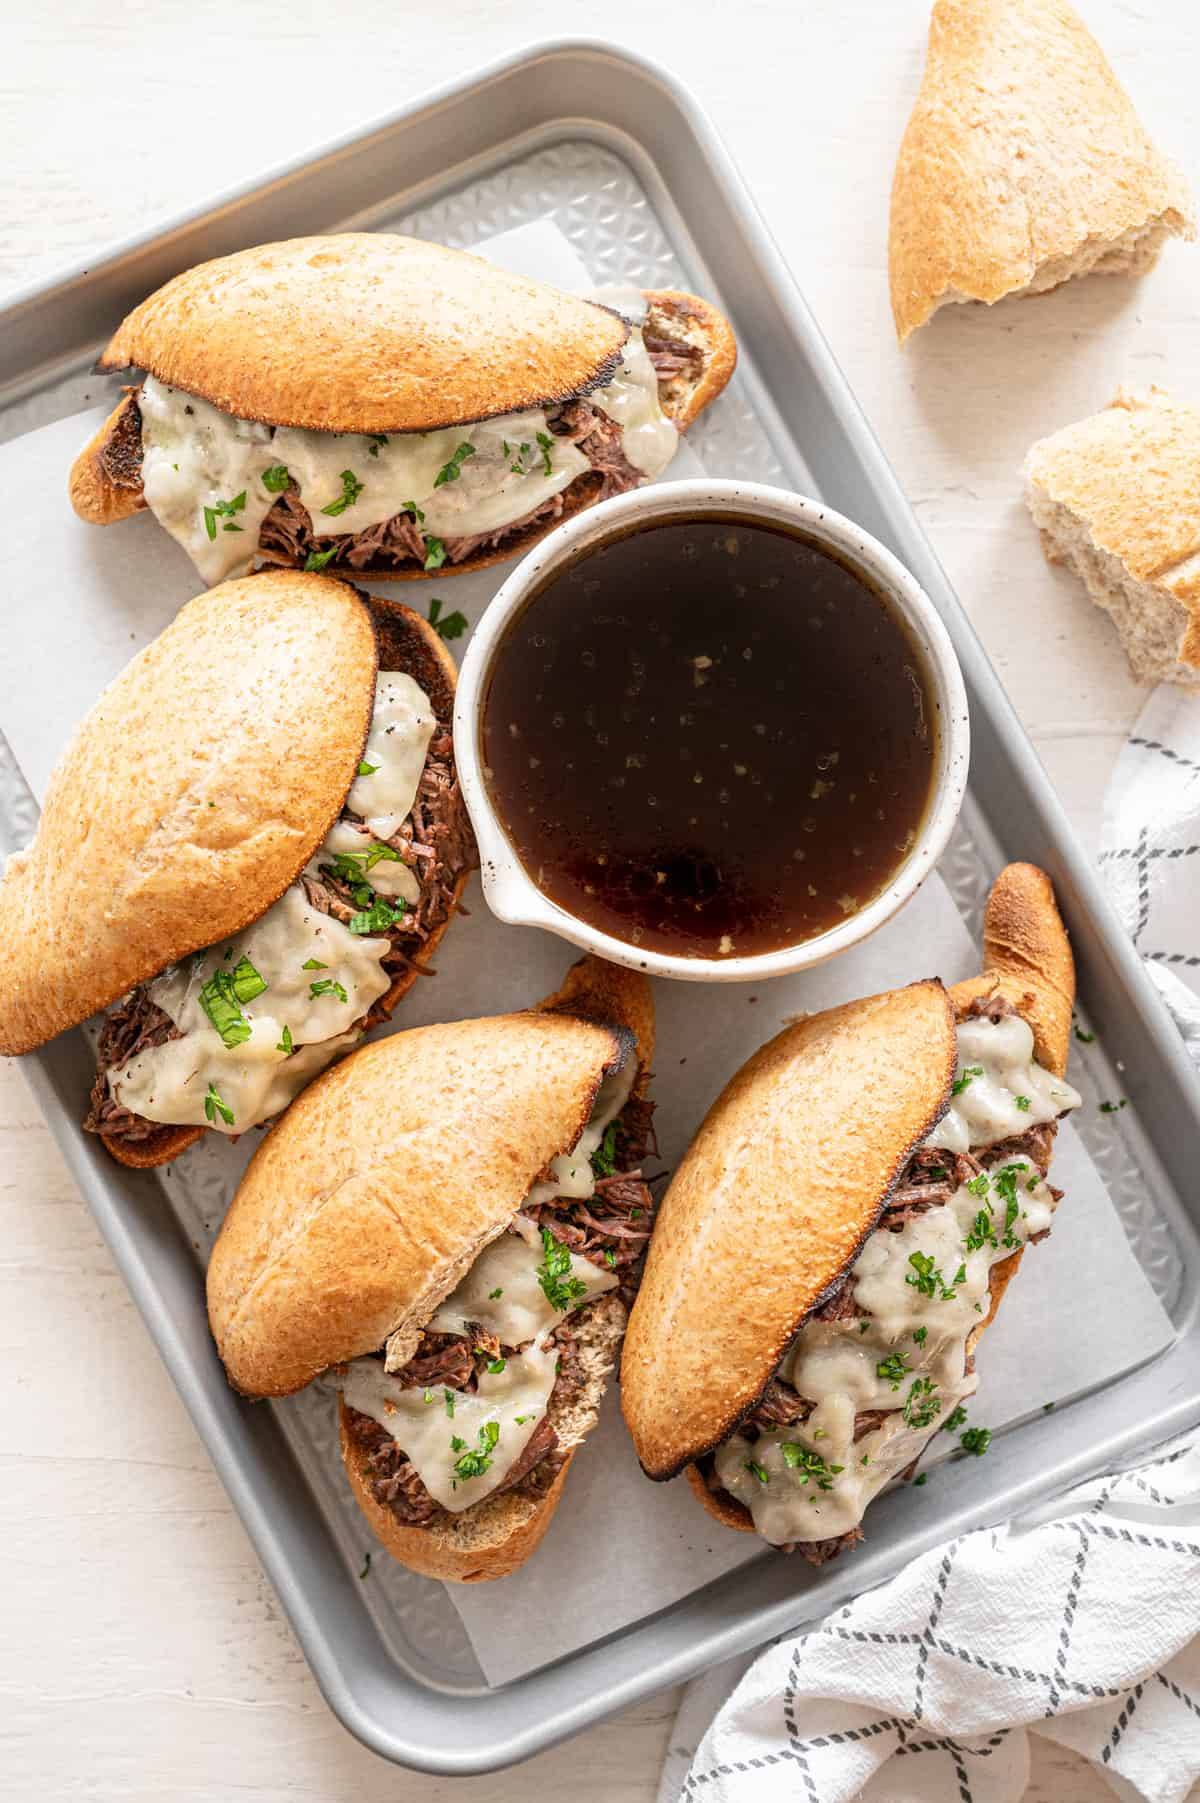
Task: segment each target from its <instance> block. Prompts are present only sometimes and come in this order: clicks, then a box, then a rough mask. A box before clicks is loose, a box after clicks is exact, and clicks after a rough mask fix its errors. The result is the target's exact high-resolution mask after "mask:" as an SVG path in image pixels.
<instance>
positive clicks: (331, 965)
mask: <svg viewBox="0 0 1200 1803" xmlns="http://www.w3.org/2000/svg"><path fill="white" fill-rule="evenodd" d="M389 950H390V944H389V941H388V940H387V939H384V938H374V937H368V936H360V935H357V934H354V933H351V932H350V931H349V930H348V929H347V928H346V927H344V926H343V925H342V924H341V922H340V921H338V920H334V919H333V918H332V916H330V915H328V914H321V913H318V911H317V910H316V909H315V908H313V907H312V906H311V905H310V904H309V902H308V899H307V897H306V896H305V894H304V891H303V889H302V888H301V887H300V885H299V884H297V883H293V884H292V886H291V887H290V888H289V889H286V890H285V891H284V893H283V895H282V896H281V897H280V899H279V900H278V901H277V902H276V903H275V905H274V907H271V908H268V910H267V912H266V913H265V914H264V915H263V916H262V918H261V919H260V920H256V921H255V922H254V923H253V925H251V926H249V927H247V928H246V929H245V930H244V931H243V932H241V933H239V934H237V935H236V937H235V938H234V939H232V940H230V941H228V942H226V943H223V944H222V945H220V946H214V947H212V948H211V949H210V950H208V951H207V952H201V953H199V954H198V955H197V956H196V957H194V958H189V959H187V960H186V961H185V962H184V963H182V964H176V965H172V966H170V968H169V969H167V970H165V971H164V972H163V973H162V975H161V976H159V977H156V978H155V979H154V981H153V982H152V983H151V984H150V986H149V994H150V999H151V1001H152V1002H154V1003H155V1005H156V1006H157V1007H159V1008H161V1009H162V1011H163V1013H164V1014H166V1015H168V1016H169V1017H170V1018H171V1020H173V1021H174V1023H175V1025H176V1026H177V1027H178V1028H179V1029H180V1032H181V1034H182V1037H181V1038H179V1039H170V1040H168V1041H167V1042H166V1044H165V1045H160V1046H152V1047H150V1048H149V1049H148V1050H146V1051H143V1052H139V1053H137V1054H136V1055H135V1056H134V1057H133V1058H131V1059H129V1060H128V1062H127V1063H125V1064H123V1065H119V1066H117V1067H116V1068H114V1069H112V1070H110V1071H109V1073H108V1087H109V1091H110V1093H111V1094H112V1096H113V1098H114V1100H115V1101H117V1102H120V1103H121V1104H122V1105H123V1106H124V1107H126V1108H130V1109H132V1110H133V1112H134V1113H135V1114H140V1115H141V1116H142V1117H143V1118H144V1119H145V1120H148V1121H164V1122H171V1123H174V1124H177V1125H185V1126H205V1125H208V1126H212V1127H215V1128H216V1130H217V1131H218V1132H219V1133H232V1134H236V1133H244V1132H245V1131H246V1129H247V1127H252V1126H254V1125H255V1124H256V1123H257V1122H259V1121H264V1120H268V1119H269V1118H270V1116H271V1115H273V1114H277V1113H278V1112H279V1110H280V1109H281V1108H285V1107H286V1106H287V1104H288V1103H289V1102H290V1101H291V1100H292V1098H293V1097H294V1096H295V1095H297V1094H298V1093H299V1091H300V1090H301V1089H303V1087H304V1085H305V1084H306V1083H307V1082H309V1081H310V1079H311V1078H312V1077H314V1076H315V1075H316V1074H317V1072H318V1071H321V1070H324V1069H325V1067H326V1065H328V1064H331V1063H332V1062H333V1060H334V1058H336V1057H337V1056H338V1054H339V1053H340V1052H342V1051H344V1050H346V1049H347V1048H348V1047H349V1046H352V1045H354V1044H355V1043H356V1041H357V1040H358V1039H359V1038H360V1037H361V1034H360V1033H359V1032H358V1031H357V1030H356V1029H355V1026H354V1023H355V1022H356V1021H358V1020H360V1019H361V1018H362V1016H363V1015H364V1014H366V1012H367V1011H368V1009H369V1008H370V1006H371V1004H372V1002H375V1001H377V1000H378V998H379V997H380V996H381V995H383V994H384V993H385V991H386V990H387V989H388V988H389V987H390V986H391V978H390V977H389V976H388V973H387V972H386V970H384V968H383V964H382V960H383V958H384V957H385V956H386V954H387V952H388V951H389ZM241 958H248V959H249V960H250V962H251V964H253V966H254V968H255V970H256V971H257V972H258V973H259V975H260V976H261V977H262V978H263V979H264V981H265V982H266V985H267V987H266V989H265V990H264V991H263V993H262V994H261V995H259V996H257V997H256V998H255V999H254V1000H253V1001H249V1002H245V1003H243V1004H242V1013H243V1015H244V1016H245V1018H246V1021H247V1022H248V1024H249V1026H250V1037H249V1039H247V1040H245V1041H244V1042H243V1043H242V1044H241V1045H235V1046H227V1045H226V1044H225V1043H224V1041H223V1040H222V1038H221V1036H220V1034H219V1033H218V1032H217V1031H216V1029H215V1028H214V1027H213V1026H212V1024H211V1022H210V1021H209V1019H208V1016H207V1014H206V1013H205V1012H204V1009H203V1007H202V1006H201V1002H200V991H201V989H202V988H203V987H204V985H205V983H207V982H208V981H209V980H210V978H211V977H212V976H213V975H214V973H215V972H216V971H218V970H222V969H223V970H232V969H233V968H234V966H235V965H236V964H237V963H238V960H239V959H241ZM306 963H308V964H309V965H310V968H309V969H307V970H306V969H305V968H304V966H305V964H306ZM325 982H329V983H331V984H338V985H340V987H341V990H342V991H344V993H345V1000H344V1001H343V1000H342V998H341V994H340V993H339V991H338V990H337V989H334V988H332V987H331V988H330V989H328V990H325V989H322V990H321V991H320V993H318V994H316V995H314V994H313V988H314V986H315V985H319V984H323V983H325ZM285 1027H286V1028H287V1029H288V1031H289V1033H290V1034H291V1040H292V1044H293V1046H294V1047H299V1048H301V1049H299V1050H293V1051H292V1053H291V1054H290V1055H289V1053H288V1052H287V1051H286V1050H285V1049H284V1041H283V1030H284V1028H285ZM210 1086H211V1088H212V1089H215V1091H216V1093H217V1095H218V1096H219V1097H220V1099H221V1101H222V1102H223V1103H224V1104H225V1107H226V1109H228V1111H229V1113H230V1114H231V1115H232V1117H233V1118H232V1119H231V1120H227V1119H226V1118H225V1116H224V1115H223V1114H222V1113H221V1112H220V1110H219V1109H218V1108H217V1107H216V1106H215V1104H214V1103H213V1102H212V1100H211V1099H210ZM206 1104H207V1108H206Z"/></svg>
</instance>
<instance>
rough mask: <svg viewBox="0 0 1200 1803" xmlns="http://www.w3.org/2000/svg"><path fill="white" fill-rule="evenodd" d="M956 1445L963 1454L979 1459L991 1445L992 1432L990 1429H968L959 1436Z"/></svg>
mask: <svg viewBox="0 0 1200 1803" xmlns="http://www.w3.org/2000/svg"><path fill="white" fill-rule="evenodd" d="M958 1443H959V1445H960V1446H961V1447H962V1449H963V1451H964V1452H969V1453H970V1454H971V1455H972V1457H973V1458H976V1459H981V1458H982V1457H983V1455H984V1453H985V1452H986V1451H987V1449H988V1447H989V1446H990V1445H991V1443H992V1430H991V1428H990V1427H969V1428H968V1429H967V1430H966V1432H965V1433H964V1434H960V1435H959V1440H958Z"/></svg>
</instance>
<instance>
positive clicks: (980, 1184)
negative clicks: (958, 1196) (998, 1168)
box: [967, 1171, 988, 1196]
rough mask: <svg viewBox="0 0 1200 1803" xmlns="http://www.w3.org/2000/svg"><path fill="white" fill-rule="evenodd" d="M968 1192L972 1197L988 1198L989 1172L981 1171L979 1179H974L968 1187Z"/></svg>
mask: <svg viewBox="0 0 1200 1803" xmlns="http://www.w3.org/2000/svg"><path fill="white" fill-rule="evenodd" d="M967 1191H968V1194H970V1195H972V1196H986V1195H987V1193H988V1175H987V1172H986V1171H980V1173H979V1175H978V1177H972V1179H971V1181H970V1183H968V1185H967Z"/></svg>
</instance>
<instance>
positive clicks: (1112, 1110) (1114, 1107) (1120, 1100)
mask: <svg viewBox="0 0 1200 1803" xmlns="http://www.w3.org/2000/svg"><path fill="white" fill-rule="evenodd" d="M1128 1101H1129V1098H1128V1096H1118V1097H1117V1100H1116V1101H1115V1102H1101V1104H1100V1112H1101V1114H1119V1113H1120V1112H1121V1110H1122V1108H1124V1107H1126V1106H1127V1104H1128Z"/></svg>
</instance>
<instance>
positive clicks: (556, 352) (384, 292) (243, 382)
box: [97, 232, 628, 432]
mask: <svg viewBox="0 0 1200 1803" xmlns="http://www.w3.org/2000/svg"><path fill="white" fill-rule="evenodd" d="M627 336H628V326H627V325H626V323H625V321H624V320H623V319H621V318H620V317H619V316H618V315H617V314H615V313H613V312H612V311H610V309H608V308H607V307H602V306H599V305H597V303H596V302H594V301H588V300H583V299H581V298H580V296H578V295H574V294H566V293H564V292H563V291H562V290H561V289H558V288H551V287H548V286H547V285H546V284H545V283H543V282H531V281H529V280H528V279H527V278H526V277H525V276H519V275H512V274H511V273H510V272H509V271H508V270H506V269H499V268H497V267H496V265H495V264H494V263H488V262H486V261H485V260H484V259H483V258H482V257H474V256H471V255H469V254H468V253H467V252H466V251H461V250H450V249H448V248H447V247H446V246H445V245H442V244H430V243H426V242H425V241H424V240H422V239H419V238H404V237H401V236H399V235H398V234H395V233H389V232H340V233H335V234H330V235H329V236H325V237H313V238H288V239H285V240H283V241H282V242H280V243H276V244H258V245H254V246H252V247H251V248H250V249H248V250H240V251H235V252H234V254H233V255H232V256H229V257H218V258H216V259H214V260H213V261H212V262H210V263H201V264H198V265H197V266H196V268H194V269H186V270H184V271H183V273H182V274H180V275H177V276H175V277H174V278H173V279H172V280H171V281H169V282H168V283H167V284H166V285H165V287H162V288H160V289H159V290H158V291H157V293H155V294H152V295H150V296H149V297H148V299H146V300H144V301H143V302H142V304H141V305H140V306H139V307H135V308H134V310H133V312H132V313H131V314H129V316H128V318H126V319H125V320H123V321H122V323H121V325H120V326H119V327H118V328H117V331H116V333H115V334H114V336H113V339H112V341H111V343H110V344H109V346H108V348H107V350H106V351H105V352H104V354H103V356H102V357H101V358H100V360H99V363H98V365H97V367H98V368H99V369H101V370H118V369H129V368H137V369H145V370H149V372H150V373H151V375H153V376H156V377H157V378H158V380H159V381H160V382H165V383H168V384H169V385H170V386H172V387H175V388H184V389H186V390H187V391H188V393H189V394H197V395H200V396H201V397H202V399H204V400H206V401H211V403H212V405H213V406H214V407H219V408H220V409H221V411H222V412H223V413H231V414H233V415H234V416H235V417H236V418H238V419H251V420H259V421H262V422H263V423H265V424H267V425H272V426H299V427H301V428H302V429H304V430H306V431H313V432H433V431H437V430H439V429H440V428H442V427H444V426H457V425H463V424H465V423H466V422H467V421H468V420H478V419H491V418H492V417H493V416H495V415H496V414H500V413H521V412H524V411H525V410H526V409H528V408H532V407H550V406H554V405H556V404H557V403H558V402H560V401H566V400H570V399H571V398H572V397H573V396H575V395H578V394H582V393H584V392H585V391H586V390H587V389H588V388H591V387H594V386H595V384H596V383H597V382H600V381H603V380H604V378H605V377H606V376H607V375H609V374H610V372H611V371H612V369H613V367H614V365H615V363H616V361H617V358H618V357H619V356H620V354H621V347H622V346H623V345H624V343H625V339H626V337H627Z"/></svg>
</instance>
